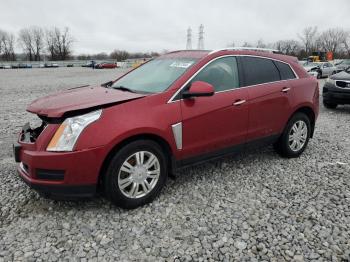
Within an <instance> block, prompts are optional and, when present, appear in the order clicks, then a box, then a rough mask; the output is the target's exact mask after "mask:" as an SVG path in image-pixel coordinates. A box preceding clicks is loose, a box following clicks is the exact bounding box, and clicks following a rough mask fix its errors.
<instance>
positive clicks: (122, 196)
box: [103, 140, 168, 209]
mask: <svg viewBox="0 0 350 262" xmlns="http://www.w3.org/2000/svg"><path fill="white" fill-rule="evenodd" d="M142 156H143V157H142ZM148 161H151V163H152V165H147V163H148ZM140 163H143V165H141V164H140ZM138 164H139V165H138ZM167 165H168V163H167V158H166V156H165V154H164V152H163V150H162V148H161V146H160V145H159V144H158V143H156V142H154V141H152V140H137V141H134V142H131V143H130V144H127V145H126V146H124V147H123V148H121V149H120V150H119V151H118V152H117V153H116V154H115V156H114V157H113V158H112V159H111V161H110V163H109V166H108V168H107V170H106V173H105V175H104V178H103V187H104V191H105V195H106V197H107V198H108V199H109V200H111V201H112V202H113V203H114V204H115V205H117V206H119V207H122V208H125V209H134V208H137V207H139V206H142V205H144V204H147V203H149V202H151V201H152V200H153V199H154V198H156V197H157V196H158V195H159V193H160V191H161V189H162V188H163V186H164V185H165V182H166V180H167V176H168V174H167V170H168V168H167ZM148 166H149V167H148ZM132 167H133V168H132ZM147 167H148V168H147ZM129 171H130V172H129ZM147 171H148V172H152V173H153V174H152V175H151V174H147V173H146V172H147ZM157 171H159V172H157Z"/></svg>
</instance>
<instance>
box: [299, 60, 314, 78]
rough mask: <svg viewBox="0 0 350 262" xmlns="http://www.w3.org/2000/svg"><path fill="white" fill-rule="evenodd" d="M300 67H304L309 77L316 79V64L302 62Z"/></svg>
mask: <svg viewBox="0 0 350 262" xmlns="http://www.w3.org/2000/svg"><path fill="white" fill-rule="evenodd" d="M301 64H302V66H303V67H304V69H305V71H306V72H307V73H308V74H309V75H311V76H314V77H317V75H318V71H317V70H318V64H317V63H314V62H304V63H301Z"/></svg>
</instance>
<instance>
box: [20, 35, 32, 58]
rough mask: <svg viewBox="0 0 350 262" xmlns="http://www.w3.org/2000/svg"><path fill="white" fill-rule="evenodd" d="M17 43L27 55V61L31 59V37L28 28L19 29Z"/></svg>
mask: <svg viewBox="0 0 350 262" xmlns="http://www.w3.org/2000/svg"><path fill="white" fill-rule="evenodd" d="M18 43H19V45H20V46H21V47H22V49H23V51H24V53H25V54H26V55H27V58H28V60H29V61H33V58H34V48H33V37H32V33H31V30H30V29H29V28H23V29H21V30H20V31H19V35H18Z"/></svg>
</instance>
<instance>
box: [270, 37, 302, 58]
mask: <svg viewBox="0 0 350 262" xmlns="http://www.w3.org/2000/svg"><path fill="white" fill-rule="evenodd" d="M274 46H275V48H276V49H277V50H278V51H280V52H281V53H284V54H286V55H297V54H298V53H299V52H300V49H301V47H300V44H299V42H298V41H296V40H293V39H288V40H280V41H277V42H276V43H275V45H274Z"/></svg>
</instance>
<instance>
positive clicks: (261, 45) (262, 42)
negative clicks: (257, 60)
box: [256, 39, 266, 48]
mask: <svg viewBox="0 0 350 262" xmlns="http://www.w3.org/2000/svg"><path fill="white" fill-rule="evenodd" d="M256 47H257V48H266V44H265V43H264V41H263V40H262V39H259V40H258V42H257V43H256Z"/></svg>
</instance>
